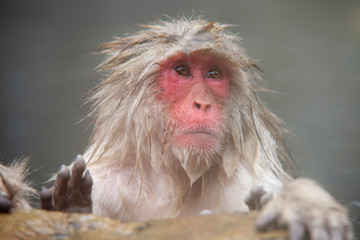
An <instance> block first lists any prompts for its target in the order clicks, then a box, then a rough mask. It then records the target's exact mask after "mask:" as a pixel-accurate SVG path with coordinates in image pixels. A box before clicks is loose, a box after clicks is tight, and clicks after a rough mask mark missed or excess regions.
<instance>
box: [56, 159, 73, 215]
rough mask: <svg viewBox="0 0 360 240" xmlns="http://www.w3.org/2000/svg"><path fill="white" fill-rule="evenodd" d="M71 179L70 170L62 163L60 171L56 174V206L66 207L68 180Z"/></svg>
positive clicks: (59, 207) (58, 207)
mask: <svg viewBox="0 0 360 240" xmlns="http://www.w3.org/2000/svg"><path fill="white" fill-rule="evenodd" d="M69 179H70V171H69V169H68V168H67V167H65V166H64V165H61V169H60V171H59V172H58V173H57V176H56V183H55V191H54V202H55V208H57V209H58V210H61V209H64V208H65V207H66V206H67V192H68V181H69Z"/></svg>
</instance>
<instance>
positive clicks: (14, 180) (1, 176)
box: [0, 159, 36, 213]
mask: <svg viewBox="0 0 360 240" xmlns="http://www.w3.org/2000/svg"><path fill="white" fill-rule="evenodd" d="M26 164H27V159H23V160H21V161H15V162H14V163H12V164H11V165H10V166H4V165H2V164H0V213H5V212H6V213H8V212H10V210H11V209H31V207H30V205H29V203H28V201H27V198H29V197H31V196H35V195H36V191H35V189H33V188H32V187H30V185H29V183H28V182H27V181H26V180H25V178H26V176H27V173H28V171H27V167H26Z"/></svg>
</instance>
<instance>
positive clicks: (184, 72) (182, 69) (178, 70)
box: [174, 65, 190, 76]
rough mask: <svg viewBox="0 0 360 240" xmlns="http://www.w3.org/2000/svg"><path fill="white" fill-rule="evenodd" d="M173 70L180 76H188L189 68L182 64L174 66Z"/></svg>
mask: <svg viewBox="0 0 360 240" xmlns="http://www.w3.org/2000/svg"><path fill="white" fill-rule="evenodd" d="M174 70H175V72H176V73H177V74H179V75H181V76H190V71H189V69H188V68H187V67H186V66H184V65H180V66H177V67H175V68H174Z"/></svg>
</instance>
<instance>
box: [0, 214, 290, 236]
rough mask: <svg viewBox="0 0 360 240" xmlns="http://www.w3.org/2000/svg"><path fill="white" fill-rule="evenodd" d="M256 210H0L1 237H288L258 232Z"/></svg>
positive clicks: (281, 232)
mask: <svg viewBox="0 0 360 240" xmlns="http://www.w3.org/2000/svg"><path fill="white" fill-rule="evenodd" d="M256 216H257V213H256V212H250V213H239V214H229V215H206V216H194V217H183V218H177V219H163V220H152V221H147V222H139V223H121V222H120V221H118V220H114V219H110V218H104V217H99V216H96V215H92V214H68V213H61V212H46V211H42V210H31V211H14V212H13V213H12V214H0V238H1V239H9V240H11V239H27V240H41V239H57V240H62V239H86V240H92V239H96V240H97V239H104V240H105V239H106V240H111V239H120V240H121V239H127V240H139V239H146V240H155V239H156V240H158V239H170V240H180V239H199V240H201V239H206V240H212V239H228V240H230V239H231V240H235V239H238V240H242V239H244V240H245V239H262V240H265V239H267V240H268V239H280V240H281V239H287V233H286V232H285V231H280V230H279V231H271V232H268V233H258V232H256V230H255V228H254V221H255V219H256Z"/></svg>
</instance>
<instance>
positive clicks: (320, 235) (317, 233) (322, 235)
mask: <svg viewBox="0 0 360 240" xmlns="http://www.w3.org/2000/svg"><path fill="white" fill-rule="evenodd" d="M308 231H309V233H310V238H311V239H318V240H328V239H330V236H329V233H328V232H327V230H326V227H324V226H316V225H313V226H310V227H309V229H308Z"/></svg>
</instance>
